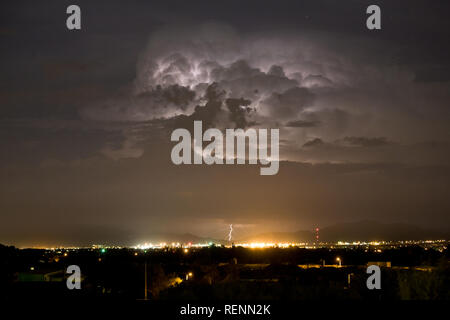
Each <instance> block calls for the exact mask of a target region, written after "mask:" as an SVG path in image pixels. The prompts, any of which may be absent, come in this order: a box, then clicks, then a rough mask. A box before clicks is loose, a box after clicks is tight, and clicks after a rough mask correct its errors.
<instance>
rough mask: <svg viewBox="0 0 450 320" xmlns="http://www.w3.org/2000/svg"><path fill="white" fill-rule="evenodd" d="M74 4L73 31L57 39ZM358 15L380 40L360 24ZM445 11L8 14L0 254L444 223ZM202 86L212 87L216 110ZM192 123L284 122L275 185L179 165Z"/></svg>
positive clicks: (23, 4)
mask: <svg viewBox="0 0 450 320" xmlns="http://www.w3.org/2000/svg"><path fill="white" fill-rule="evenodd" d="M70 4H78V5H79V6H80V7H81V15H82V19H81V21H82V29H81V30H79V31H69V30H68V29H67V28H66V18H67V16H68V15H67V14H66V8H67V6H68V5H70ZM370 4H377V5H379V6H380V7H381V21H382V29H381V30H368V29H367V28H366V18H367V16H368V15H367V14H366V13H365V11H366V8H367V6H368V5H370ZM449 9H450V3H449V2H448V1H375V2H374V1H351V0H348V1H319V0H315V1H312V0H310V1H300V0H298V1H167V0H166V1H75V2H74V1H51V2H50V1H49V2H47V1H39V2H37V1H5V2H3V3H2V5H1V11H0V17H1V19H0V71H1V72H0V141H1V152H0V172H1V179H0V219H1V220H0V243H8V244H15V245H33V246H34V245H57V244H80V243H87V244H91V243H99V242H115V243H120V244H134V243H135V242H136V241H138V240H142V239H145V238H146V236H147V235H149V234H152V233H156V232H158V233H160V232H170V233H184V232H191V233H194V234H198V235H201V236H211V237H215V238H218V239H223V238H225V237H226V235H227V228H228V224H230V223H232V224H233V225H234V226H235V230H236V232H237V234H238V235H241V236H244V235H246V234H254V233H259V232H268V231H295V230H309V229H311V228H313V227H314V226H327V225H332V224H335V223H340V222H349V221H359V220H367V219H370V220H377V221H381V222H385V223H393V222H405V223H411V224H415V225H419V226H424V227H432V228H444V229H445V228H447V229H448V226H449V222H450V219H449V212H450V192H449V190H450V188H449V187H450V160H449V159H450V127H449V123H450V82H449V81H450V41H449V39H450V19H449V13H450V10H449ZM213 83H215V85H213ZM211 85H213V87H211ZM208 88H210V90H216V91H217V92H224V93H223V94H222V96H221V97H222V98H220V99H221V100H220V101H219V105H220V104H221V107H220V108H219V109H217V108H216V109H212V108H208V103H209V102H210V97H209V96H208V94H207V92H208ZM228 98H236V99H240V98H243V99H246V100H249V101H250V104H249V105H248V107H249V111H248V112H247V111H246V112H242V109H241V108H231V107H229V106H228V105H227V103H226V101H225V100H226V99H228ZM196 106H200V107H197V108H196ZM201 108H203V109H201ZM193 120H202V121H203V123H204V124H205V125H206V126H209V127H215V128H220V129H224V128H235V127H242V128H279V129H280V158H281V160H282V162H281V163H280V169H279V173H278V174H277V175H274V176H261V175H259V165H239V166H238V165H234V166H225V165H222V166H221V165H212V166H207V165H181V166H176V165H174V164H173V163H172V161H171V159H170V153H171V149H172V147H173V145H174V143H173V142H171V141H170V134H171V132H172V130H173V129H174V128H177V127H187V128H191V127H192V121H193Z"/></svg>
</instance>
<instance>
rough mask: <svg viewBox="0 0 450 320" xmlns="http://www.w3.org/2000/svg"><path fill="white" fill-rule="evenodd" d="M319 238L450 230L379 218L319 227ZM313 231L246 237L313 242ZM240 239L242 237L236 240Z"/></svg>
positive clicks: (402, 236) (427, 235) (443, 235)
mask: <svg viewBox="0 0 450 320" xmlns="http://www.w3.org/2000/svg"><path fill="white" fill-rule="evenodd" d="M319 235H320V241H324V242H336V241H358V240H359V241H376V240H387V241H388V240H390V241H393V240H429V239H431V240H437V239H449V238H450V232H449V231H439V230H433V229H426V228H421V227H418V226H415V225H410V224H403V223H392V224H386V223H380V222H377V221H370V220H364V221H358V222H350V223H339V224H335V225H332V226H329V227H324V228H321V229H320V234H319ZM314 236H315V234H314V232H313V231H312V230H311V231H296V232H270V233H263V234H257V235H254V236H250V237H247V238H245V239H242V240H241V241H245V242H312V241H314ZM237 242H239V241H237Z"/></svg>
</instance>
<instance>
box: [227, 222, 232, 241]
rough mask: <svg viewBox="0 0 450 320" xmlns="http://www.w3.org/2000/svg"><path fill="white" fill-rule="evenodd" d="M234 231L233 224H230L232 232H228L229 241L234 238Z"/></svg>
mask: <svg viewBox="0 0 450 320" xmlns="http://www.w3.org/2000/svg"><path fill="white" fill-rule="evenodd" d="M232 233H233V225H232V224H230V232H229V233H228V241H231V239H232V236H231V234H232Z"/></svg>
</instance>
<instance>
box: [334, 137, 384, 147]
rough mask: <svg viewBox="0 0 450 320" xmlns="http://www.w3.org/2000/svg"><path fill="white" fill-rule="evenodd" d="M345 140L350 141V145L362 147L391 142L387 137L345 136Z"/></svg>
mask: <svg viewBox="0 0 450 320" xmlns="http://www.w3.org/2000/svg"><path fill="white" fill-rule="evenodd" d="M343 141H344V142H346V143H349V144H350V145H353V146H360V147H379V146H384V145H387V144H388V143H389V141H388V140H387V139H386V138H385V137H375V138H368V137H345V138H344V139H343Z"/></svg>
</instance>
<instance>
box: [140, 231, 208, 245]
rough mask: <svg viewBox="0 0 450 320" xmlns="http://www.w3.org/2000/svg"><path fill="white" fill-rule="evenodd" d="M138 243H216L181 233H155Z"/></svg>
mask: <svg viewBox="0 0 450 320" xmlns="http://www.w3.org/2000/svg"><path fill="white" fill-rule="evenodd" d="M137 242H138V243H141V244H142V243H145V242H146V243H152V244H159V243H162V242H165V243H167V244H170V243H172V242H179V243H181V244H183V243H189V242H192V243H209V242H214V243H217V241H216V240H214V239H212V238H206V237H199V236H196V235H194V234H191V233H183V234H177V233H156V234H151V235H148V236H146V237H145V238H142V239H141V240H138V241H137Z"/></svg>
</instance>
